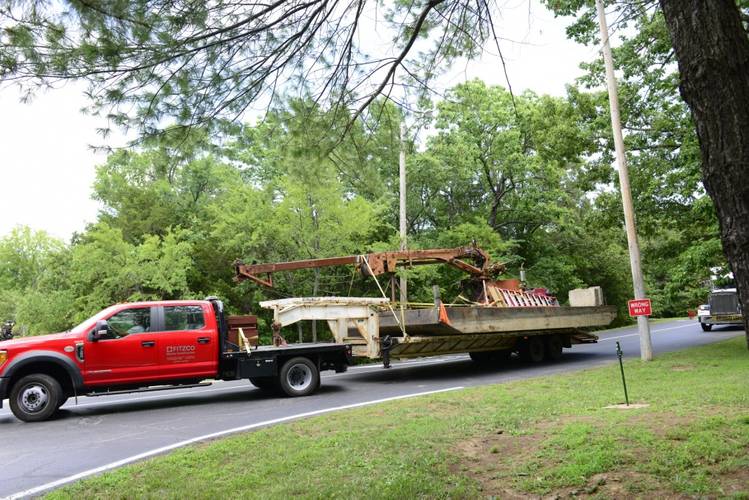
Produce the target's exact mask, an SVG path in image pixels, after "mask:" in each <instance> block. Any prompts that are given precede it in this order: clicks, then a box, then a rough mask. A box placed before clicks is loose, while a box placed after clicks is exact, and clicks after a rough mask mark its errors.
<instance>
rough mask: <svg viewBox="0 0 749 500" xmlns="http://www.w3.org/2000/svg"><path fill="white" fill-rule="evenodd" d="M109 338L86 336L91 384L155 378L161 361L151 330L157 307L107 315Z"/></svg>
mask: <svg viewBox="0 0 749 500" xmlns="http://www.w3.org/2000/svg"><path fill="white" fill-rule="evenodd" d="M105 319H106V320H107V324H108V326H109V335H108V336H107V338H102V339H99V340H96V341H94V340H91V339H90V338H89V339H87V340H86V345H85V353H86V354H85V361H84V364H83V365H84V378H85V383H86V384H87V385H89V384H90V385H116V384H129V383H132V382H139V381H145V380H149V379H151V378H153V376H154V374H155V371H156V365H157V359H158V355H157V344H156V342H157V337H156V335H154V334H153V332H151V325H153V324H155V320H156V308H153V307H148V306H141V307H131V308H127V309H122V310H120V311H118V312H116V313H114V314H113V315H112V316H109V317H108V318H105Z"/></svg>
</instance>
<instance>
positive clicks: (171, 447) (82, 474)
mask: <svg viewBox="0 0 749 500" xmlns="http://www.w3.org/2000/svg"><path fill="white" fill-rule="evenodd" d="M460 389H464V387H463V386H457V387H448V388H447V389H438V390H435V391H425V392H417V393H414V394H404V395H402V396H393V397H390V398H383V399H375V400H373V401H364V402H362V403H353V404H348V405H343V406H336V407H334V408H325V409H322V410H315V411H308V412H305V413H297V414H296V415H289V416H287V417H281V418H274V419H272V420H266V421H264V422H257V423H254V424H249V425H243V426H241V427H234V428H232V429H226V430H223V431H219V432H214V433H211V434H205V435H203V436H198V437H195V438H192V439H187V440H185V441H180V442H179V443H174V444H170V445H168V446H162V447H161V448H156V449H154V450H150V451H146V452H143V453H139V454H137V455H133V456H131V457H127V458H123V459H122V460H118V461H116V462H112V463H109V464H106V465H102V466H101V467H96V468H95V469H89V470H87V471H83V472H79V473H78V474H74V475H72V476H68V477H64V478H62V479H58V480H57V481H52V482H50V483H46V484H43V485H41V486H36V487H34V488H30V489H28V490H24V491H19V492H18V493H13V494H12V495H10V496H8V497H6V498H8V499H9V500H15V499H17V498H24V497H29V496H32V495H38V494H40V493H43V492H45V491H47V490H51V489H54V488H59V487H60V486H63V485H65V484H68V483H72V482H73V481H78V480H79V479H83V478H86V477H89V476H93V475H95V474H99V473H101V472H105V471H108V470H111V469H115V468H117V467H122V466H123V465H127V464H129V463H132V462H136V461H138V460H143V459H145V458H149V457H153V456H155V455H160V454H162V453H165V452H167V451H171V450H174V449H176V448H181V447H183V446H187V445H190V444H193V443H197V442H200V441H207V440H209V439H215V438H218V437H223V436H227V435H229V434H235V433H237V432H243V431H249V430H252V429H257V428H258V427H265V426H268V425H274V424H280V423H283V422H289V421H291V420H297V419H300V418H306V417H312V416H315V415H322V414H324V413H331V412H335V411H340V410H349V409H352V408H360V407H362V406H370V405H374V404H378V403H385V402H388V401H396V400H399V399H408V398H415V397H418V396H427V395H429V394H438V393H441V392H449V391H457V390H460Z"/></svg>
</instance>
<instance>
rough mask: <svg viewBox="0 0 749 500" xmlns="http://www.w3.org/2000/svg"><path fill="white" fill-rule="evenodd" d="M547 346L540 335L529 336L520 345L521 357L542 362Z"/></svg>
mask: <svg viewBox="0 0 749 500" xmlns="http://www.w3.org/2000/svg"><path fill="white" fill-rule="evenodd" d="M545 351H546V347H545V346H544V341H543V339H542V338H541V336H540V335H534V336H532V337H528V338H527V339H525V340H524V341H523V343H522V344H521V345H520V358H521V359H522V360H523V361H528V362H530V363H540V362H541V361H543V360H544V354H545Z"/></svg>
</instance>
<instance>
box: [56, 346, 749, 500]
mask: <svg viewBox="0 0 749 500" xmlns="http://www.w3.org/2000/svg"><path fill="white" fill-rule="evenodd" d="M625 369H626V371H627V376H628V384H629V387H630V397H631V399H633V400H634V401H637V402H644V403H648V404H649V406H648V407H645V408H641V409H629V410H619V409H607V408H605V406H607V405H610V404H612V403H619V402H621V399H622V396H621V385H620V379H619V372H618V370H619V368H618V366H616V365H611V366H607V367H603V368H598V369H592V370H586V371H582V372H576V373H570V374H565V375H555V376H553V377H544V378H537V379H532V380H525V381H519V382H513V383H506V384H501V385H494V386H486V387H479V388H473V389H468V390H464V391H459V392H451V393H443V394H437V395H432V396H428V397H421V398H415V399H409V400H400V401H393V402H389V403H383V404H379V405H376V406H372V407H367V408H361V409H357V410H353V411H346V412H340V413H335V414H330V415H325V416H321V417H316V418H311V419H306V420H303V421H298V422H294V423H290V424H286V425H279V426H275V427H272V428H267V429H263V430H260V431H257V432H253V433H249V434H243V435H238V436H235V437H231V438H227V439H223V440H220V441H215V442H210V443H205V444H200V445H195V446H190V447H187V448H183V449H180V450H178V451H176V452H174V453H171V454H170V455H166V456H162V457H157V458H154V459H151V460H148V461H145V462H142V463H138V464H134V465H131V466H127V467H124V468H121V469H118V470H116V471H113V472H110V473H107V474H104V475H101V476H98V477H94V478H91V479H88V480H85V481H81V482H78V483H75V484H73V485H71V486H68V487H66V488H64V489H61V490H58V491H55V492H52V493H51V494H50V495H49V497H51V498H101V497H107V498H133V497H150V498H209V497H219V498H224V497H237V498H240V497H241V498H287V497H289V496H302V497H307V498H350V497H356V498H413V497H430V498H432V497H436V498H443V497H462V498H465V497H481V496H497V497H500V498H504V497H509V498H517V497H519V496H527V495H559V496H567V495H574V496H590V497H595V498H620V497H643V498H646V497H653V496H656V497H679V496H704V495H710V496H711V497H726V498H749V352H747V350H746V343H745V339H744V338H743V336H742V337H740V338H735V339H732V340H729V341H725V342H720V343H717V344H712V345H709V346H704V347H699V348H694V349H689V350H684V351H681V352H677V353H672V354H666V355H662V356H660V357H658V358H657V359H656V360H655V361H653V362H651V363H642V362H640V361H639V360H632V361H627V362H625Z"/></svg>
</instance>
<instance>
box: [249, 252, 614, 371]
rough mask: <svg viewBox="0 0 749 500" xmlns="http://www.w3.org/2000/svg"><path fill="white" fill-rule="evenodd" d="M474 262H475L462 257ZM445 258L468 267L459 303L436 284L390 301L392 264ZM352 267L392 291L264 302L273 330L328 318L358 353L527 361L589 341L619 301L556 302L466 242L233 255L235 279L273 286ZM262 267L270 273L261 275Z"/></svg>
mask: <svg viewBox="0 0 749 500" xmlns="http://www.w3.org/2000/svg"><path fill="white" fill-rule="evenodd" d="M468 260H470V261H471V262H467V261H468ZM435 263H442V264H447V265H450V266H452V267H455V268H457V269H460V270H462V271H464V272H467V273H468V274H469V279H467V280H465V281H464V282H463V291H464V294H465V296H463V295H461V298H462V299H464V302H465V303H463V304H455V303H453V304H444V303H443V302H442V300H441V298H440V293H439V287H436V286H435V287H434V301H433V303H432V304H418V305H414V304H408V303H398V302H396V301H395V286H396V280H395V279H394V274H393V272H394V271H395V270H396V269H397V268H398V267H399V266H400V267H402V266H414V265H424V264H435ZM347 264H350V265H354V266H355V267H356V268H357V269H358V270H359V271H360V272H361V273H362V274H363V275H365V276H370V277H372V278H374V279H375V281H377V280H376V277H377V276H379V275H382V274H388V273H389V274H390V276H391V279H390V292H391V294H390V295H391V297H390V298H388V297H387V293H386V290H385V289H383V287H382V286H380V283H379V282H378V281H377V287H378V289H379V291H380V293H381V295H382V297H379V298H372V297H293V298H287V299H280V300H269V301H263V302H261V303H260V306H261V307H263V308H266V309H271V310H273V315H274V316H273V318H274V321H273V325H272V328H273V331H274V335H275V336H281V329H282V328H283V327H286V326H289V325H292V324H295V323H297V322H299V321H309V320H314V321H325V322H326V323H327V324H328V326H329V328H330V331H331V333H332V335H333V338H334V339H335V342H336V343H339V344H346V345H349V346H351V349H352V354H353V356H354V357H361V358H369V359H380V358H381V359H382V360H383V362H384V365H385V366H386V367H387V366H389V365H390V359H391V358H415V357H422V356H434V355H443V354H455V353H469V354H470V356H471V358H472V359H474V360H475V361H477V362H488V361H495V360H498V359H507V358H509V357H510V356H513V355H517V356H520V357H522V358H524V359H526V360H528V361H531V362H540V361H542V360H544V359H550V360H556V359H559V358H560V357H561V355H562V352H563V349H564V348H569V347H572V346H573V345H575V344H584V343H594V342H596V341H597V340H598V337H596V336H595V335H593V334H592V333H589V332H588V331H586V329H589V328H592V327H602V326H605V325H608V324H610V323H611V322H612V321H613V320H614V318H615V317H616V307H614V306H607V305H604V304H603V294H602V292H601V289H600V287H592V288H590V289H584V290H579V291H577V292H578V293H575V294H574V298H573V300H572V301H571V303H570V305H569V306H560V305H559V302H558V301H557V299H556V297H553V296H551V295H549V294H548V292H547V291H546V290H544V289H530V288H527V287H526V286H524V283H523V282H522V281H521V280H517V279H504V280H502V279H498V276H499V275H500V274H501V273H503V272H504V271H505V266H504V265H502V264H491V263H490V259H489V256H488V254H487V253H486V252H484V251H483V250H481V249H480V248H478V247H476V246H475V245H468V246H464V247H458V248H454V249H429V250H416V251H400V252H382V253H375V254H368V255H353V256H346V257H333V258H327V259H311V260H304V261H293V262H282V263H271V264H252V265H246V264H244V263H242V262H236V263H235V272H236V278H237V279H238V280H240V281H241V280H243V279H251V280H252V281H254V282H255V283H258V284H261V285H263V286H266V287H272V286H273V281H272V276H271V275H272V273H275V272H279V271H292V270H297V269H310V268H319V267H324V266H337V265H347ZM263 274H265V275H267V276H263ZM579 297H582V298H583V299H582V300H581V299H580V298H579Z"/></svg>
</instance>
